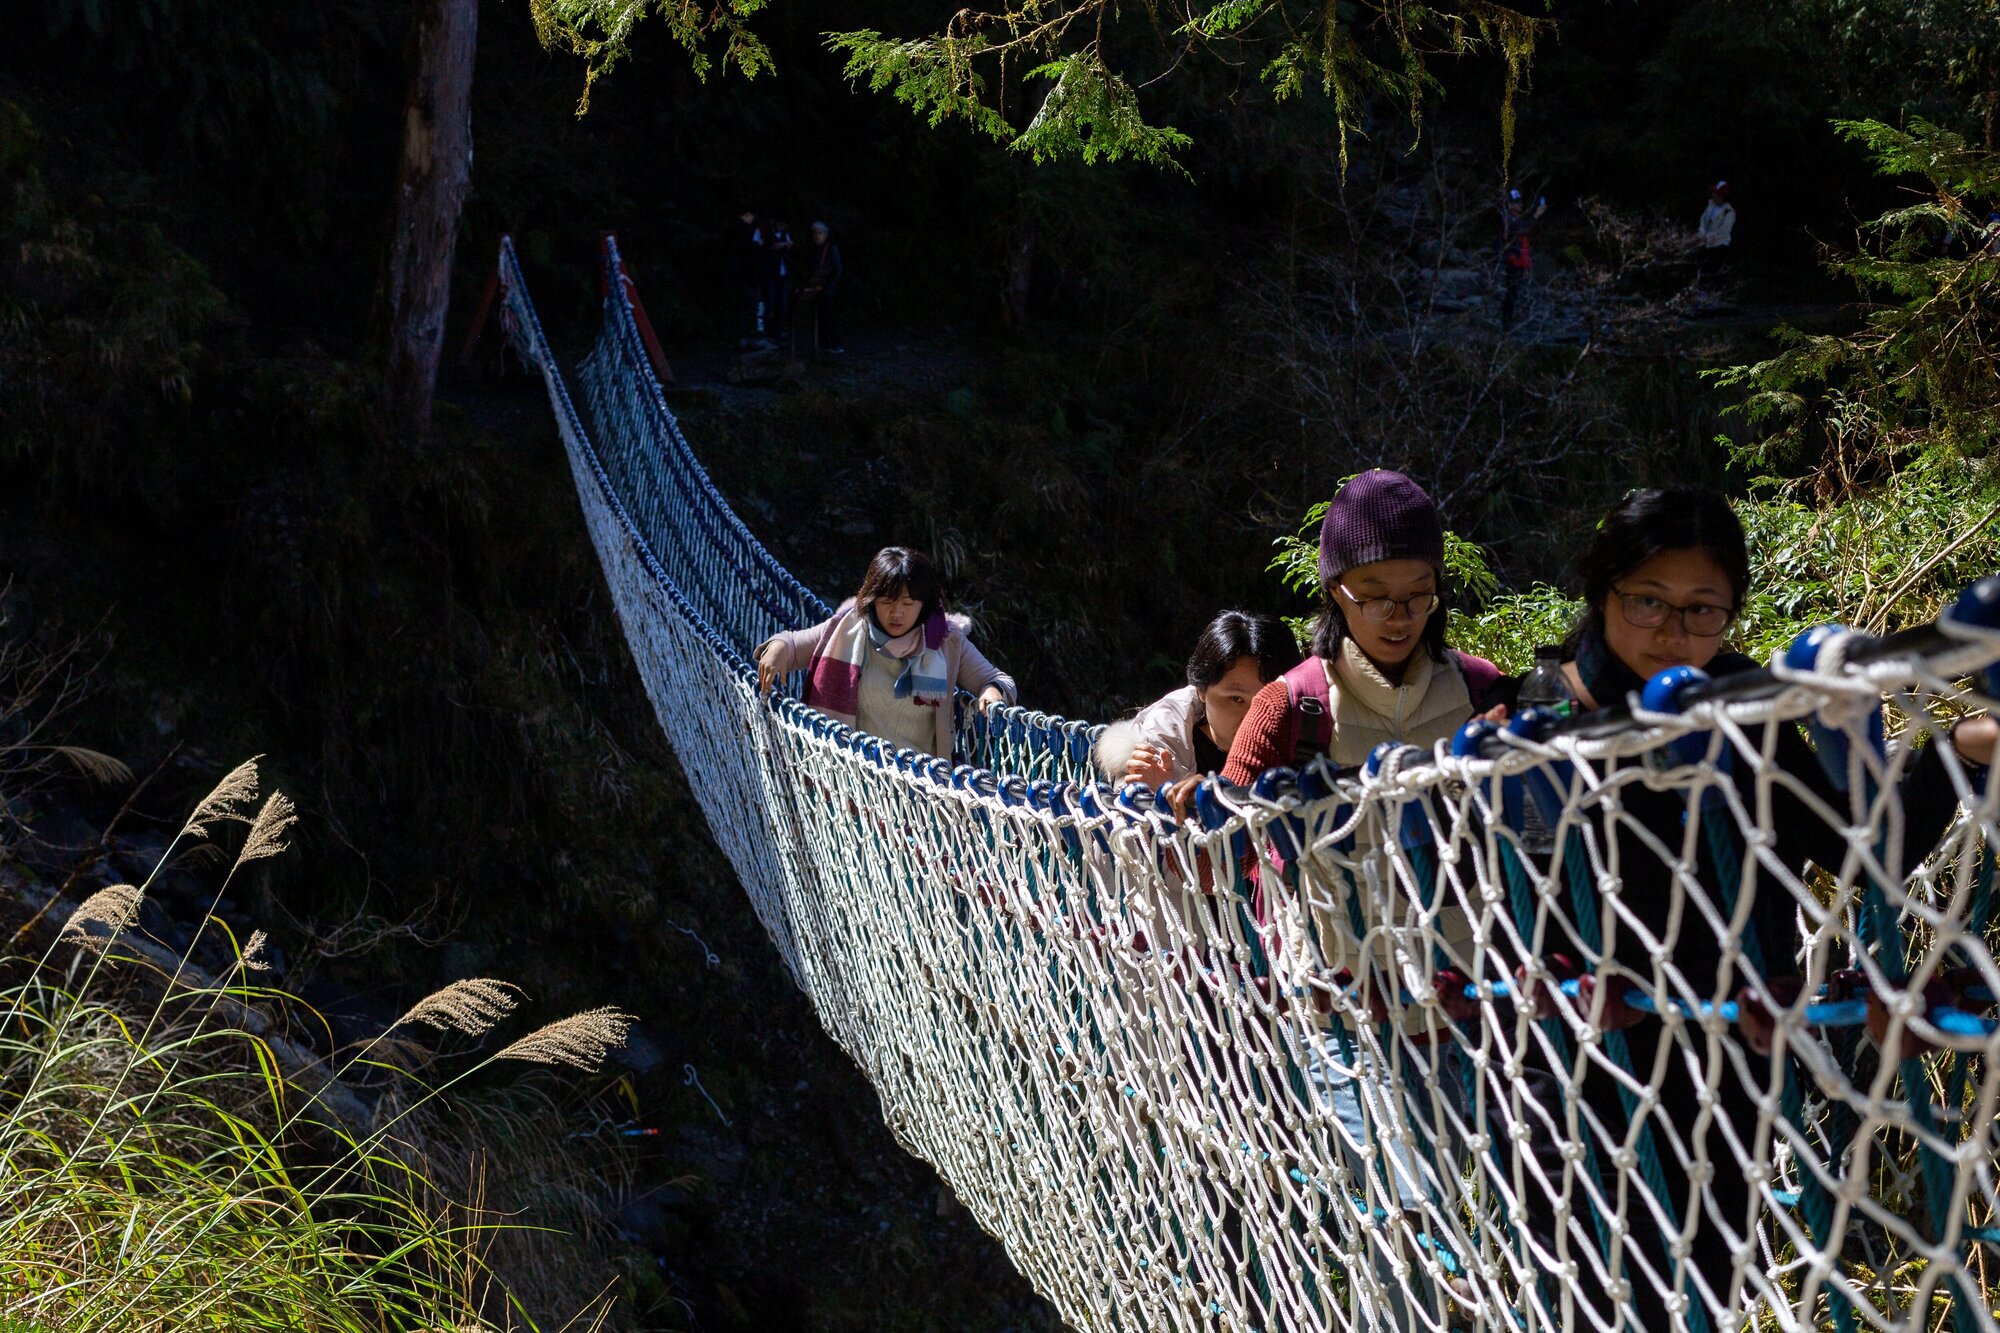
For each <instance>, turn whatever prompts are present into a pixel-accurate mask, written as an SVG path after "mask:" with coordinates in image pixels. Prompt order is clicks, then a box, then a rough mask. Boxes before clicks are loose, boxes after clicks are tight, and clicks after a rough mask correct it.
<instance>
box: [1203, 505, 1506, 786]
mask: <svg viewBox="0 0 2000 1333" xmlns="http://www.w3.org/2000/svg"><path fill="white" fill-rule="evenodd" d="M1319 577H1320V614H1319V625H1318V628H1317V629H1315V630H1314V632H1313V655H1312V656H1311V657H1308V658H1307V659H1306V660H1305V661H1304V662H1301V663H1300V664H1299V665H1298V666H1296V667H1294V668H1293V669H1292V670H1291V671H1288V672H1286V673H1285V674H1284V675H1283V676H1282V677H1280V678H1279V679H1277V680H1275V681H1273V682H1271V683H1270V684H1269V685H1267V686H1265V687H1264V688H1263V689H1262V690H1261V691H1259V693H1258V695H1257V697H1256V699H1255V700H1254V701H1253V702H1252V703H1251V705H1250V714H1249V716H1248V717H1246V718H1244V719H1243V725H1242V726H1240V727H1238V728H1237V730H1236V736H1235V739H1234V741H1233V742H1232V744H1231V745H1230V747H1229V763H1228V765H1227V766H1226V767H1225V768H1224V769H1223V776H1224V777H1226V778H1228V779H1229V780H1230V781H1231V782H1234V783H1238V784H1240V785H1245V786H1247V785H1248V784H1250V783H1252V782H1255V781H1256V780H1257V775H1258V774H1260V773H1262V772H1263V771H1264V770H1265V769H1267V768H1277V767H1279V766H1283V765H1288V766H1290V767H1293V768H1297V767H1299V766H1301V765H1303V764H1306V763H1309V762H1310V761H1312V760H1313V759H1315V758H1317V757H1319V756H1320V755H1322V754H1324V755H1326V756H1328V757H1329V758H1331V759H1332V761H1333V762H1334V763H1335V764H1341V765H1347V764H1358V763H1360V762H1362V761H1363V760H1365V759H1366V758H1367V757H1368V753H1369V751H1371V750H1373V749H1374V748H1375V747H1376V746H1377V745H1380V744H1381V743H1382V742H1384V741H1403V742H1407V743H1408V744H1411V745H1422V746H1430V745H1432V744H1435V743H1436V742H1438V741H1441V740H1448V739H1449V738H1450V737H1451V734H1452V733H1453V732H1455V731H1457V730H1458V728H1459V727H1460V726H1462V725H1463V724H1464V723H1465V721H1466V719H1467V718H1469V717H1471V716H1472V715H1473V714H1474V713H1475V712H1478V711H1480V710H1481V709H1483V708H1484V707H1485V706H1486V697H1485V696H1486V694H1487V693H1488V691H1489V690H1491V688H1492V687H1493V685H1494V684H1495V682H1497V681H1498V680H1499V679H1500V672H1499V670H1498V669H1497V668H1495V667H1494V665H1493V664H1492V663H1491V662H1489V661H1487V660H1486V659H1485V658H1483V657H1473V656H1471V655H1470V654H1467V653H1459V652H1455V651H1453V650H1452V649H1449V648H1447V647H1445V643H1444V627H1445V617H1444V613H1443V609H1442V602H1441V599H1440V596H1439V594H1440V592H1441V591H1442V589H1443V586H1444V525H1443V523H1441V522H1440V521H1439V520H1438V512H1437V506H1436V505H1434V504H1432V503H1431V497H1430V496H1428V495H1426V494H1425V493H1424V489H1423V487H1421V486H1419V485H1417V483H1415V482H1414V481H1411V480H1410V479H1409V478H1408V477H1406V476H1404V475H1403V474H1402V473H1400V472H1388V471H1384V470H1382V469H1380V468H1378V469H1376V470H1375V471H1373V472H1364V473H1362V474H1361V475H1360V476H1358V477H1356V478H1354V479H1353V480H1352V481H1350V482H1348V483H1347V484H1346V485H1345V486H1343V487H1341V488H1340V491H1339V493H1338V494H1336V495H1335V496H1334V497H1333V500H1332V502H1331V503H1330V504H1328V505H1327V507H1326V521H1325V522H1324V523H1322V524H1321V525H1320V530H1319Z"/></svg>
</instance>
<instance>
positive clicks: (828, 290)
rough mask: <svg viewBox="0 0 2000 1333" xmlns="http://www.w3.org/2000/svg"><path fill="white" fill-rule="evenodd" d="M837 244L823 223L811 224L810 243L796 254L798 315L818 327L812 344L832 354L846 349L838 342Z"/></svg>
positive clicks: (838, 277) (838, 253) (839, 274)
mask: <svg viewBox="0 0 2000 1333" xmlns="http://www.w3.org/2000/svg"><path fill="white" fill-rule="evenodd" d="M841 272H842V269H841V263H840V247H839V246H838V245H836V244H834V241H833V236H832V233H831V232H830V231H829V230H828V229H827V225H826V224H825V223H824V222H815V223H813V224H812V243H811V244H810V245H808V246H806V248H805V251H804V253H803V254H801V255H800V256H799V284H800V285H799V314H800V315H801V316H806V315H807V314H808V312H810V318H811V319H812V320H813V322H814V327H815V328H816V329H817V330H818V332H817V335H816V337H815V339H814V345H815V346H817V347H822V348H824V349H826V350H827V351H828V352H831V353H833V354H834V355H835V356H838V355H840V354H841V353H842V352H845V351H846V350H847V349H846V348H845V347H843V346H841V345H840V319H839V310H840V278H841Z"/></svg>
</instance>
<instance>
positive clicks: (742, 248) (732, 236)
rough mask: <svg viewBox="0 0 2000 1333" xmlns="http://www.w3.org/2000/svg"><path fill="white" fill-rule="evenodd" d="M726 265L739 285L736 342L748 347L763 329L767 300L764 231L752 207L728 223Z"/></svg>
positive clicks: (732, 280) (737, 292)
mask: <svg viewBox="0 0 2000 1333" xmlns="http://www.w3.org/2000/svg"><path fill="white" fill-rule="evenodd" d="M725 266H726V268H727V269H728V272H729V281H730V283H731V285H732V286H733V287H734V288H735V289H736V346H737V347H738V348H746V347H749V346H751V345H752V344H753V343H755V342H756V340H757V338H758V337H759V336H760V335H761V334H762V333H763V332H764V324H763V322H762V321H761V320H760V319H759V318H758V316H759V315H760V314H761V313H762V307H763V303H764V233H763V230H762V229H761V228H760V227H758V225H757V214H756V212H755V211H754V210H752V209H748V208H746V209H744V210H743V211H742V212H741V213H739V214H737V215H736V220H735V221H734V222H732V223H730V225H729V251H728V255H727V258H726V260H725Z"/></svg>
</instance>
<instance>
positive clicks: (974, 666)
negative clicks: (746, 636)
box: [757, 546, 1016, 759]
mask: <svg viewBox="0 0 2000 1333" xmlns="http://www.w3.org/2000/svg"><path fill="white" fill-rule="evenodd" d="M970 629H971V622H970V621H968V620H966V618H965V617H964V616H953V615H947V614H946V613H945V609H944V590H943V588H942V586H941V585H940V583H939V581H938V575H937V569H936V567H935V566H933V565H932V564H931V562H930V560H929V559H928V558H926V557H925V556H924V554H923V553H922V552H921V551H913V550H911V549H910V548H909V547H907V546H885V547H883V548H882V549H881V550H880V551H877V552H876V553H875V558H874V559H873V560H871V561H869V562H868V572H867V573H866V574H864V575H863V576H862V578H861V587H860V589H859V591H857V592H856V593H855V594H854V596H852V597H850V598H848V599H847V600H846V601H844V602H842V603H841V604H840V609H839V610H838V611H836V612H834V615H833V619H831V620H828V621H825V622H823V623H821V624H818V625H814V626H813V627H812V628H810V629H799V630H789V631H786V632H785V633H782V634H776V635H773V636H772V637H771V639H770V640H769V641H767V642H766V643H765V644H764V646H763V647H761V648H759V649H758V650H757V688H758V689H759V690H761V691H762V692H763V693H765V694H769V693H770V692H771V687H772V686H773V685H775V684H777V682H778V677H780V676H782V675H784V674H785V673H786V672H788V671H804V672H805V673H806V688H805V695H804V698H805V702H806V703H808V704H810V705H812V706H813V707H814V708H817V709H819V711H820V712H822V713H825V714H826V715H827V716H828V717H831V718H833V719H834V720H835V721H837V722H842V723H845V724H846V725H848V726H850V727H853V728H855V729H857V730H860V731H866V732H870V733H872V734H874V735H876V736H880V737H881V738H882V739H884V740H886V741H893V742H894V743H895V744H897V745H904V746H908V747H909V748H910V749H912V750H915V751H917V752H918V753H919V754H932V755H936V756H937V757H938V758H940V759H949V758H951V737H952V731H953V725H952V724H953V721H954V719H953V716H952V692H953V690H954V689H963V690H967V691H970V692H971V693H973V694H975V695H977V696H978V701H979V707H980V708H981V709H986V708H989V707H991V706H992V705H994V704H1007V703H1013V702H1014V700H1015V697H1016V692H1015V689H1014V680H1013V677H1011V676H1009V675H1008V674H1007V673H1006V672H1004V671H1002V670H1001V669H1000V668H999V667H996V666H994V665H993V664H992V663H991V662H989V661H987V660H986V659H985V658H984V657H982V656H981V655H980V652H979V650H978V649H977V648H975V647H973V646H972V640H971V639H970V638H968V637H967V634H968V632H969V631H970Z"/></svg>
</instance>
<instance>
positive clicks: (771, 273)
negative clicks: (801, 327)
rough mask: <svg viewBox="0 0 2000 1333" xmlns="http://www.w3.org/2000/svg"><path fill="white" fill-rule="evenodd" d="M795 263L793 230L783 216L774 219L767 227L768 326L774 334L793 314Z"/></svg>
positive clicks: (765, 289) (765, 306)
mask: <svg viewBox="0 0 2000 1333" xmlns="http://www.w3.org/2000/svg"><path fill="white" fill-rule="evenodd" d="M791 265H792V229H791V227H790V225H789V224H787V223H786V222H785V220H784V219H783V218H773V219H772V220H771V225H770V226H768V227H766V228H765V229H764V328H765V330H766V331H767V332H769V333H771V334H774V335H775V334H776V333H777V332H778V331H779V330H781V329H783V328H784V327H785V316H786V315H787V314H789V313H790V307H791V298H792V288H791Z"/></svg>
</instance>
